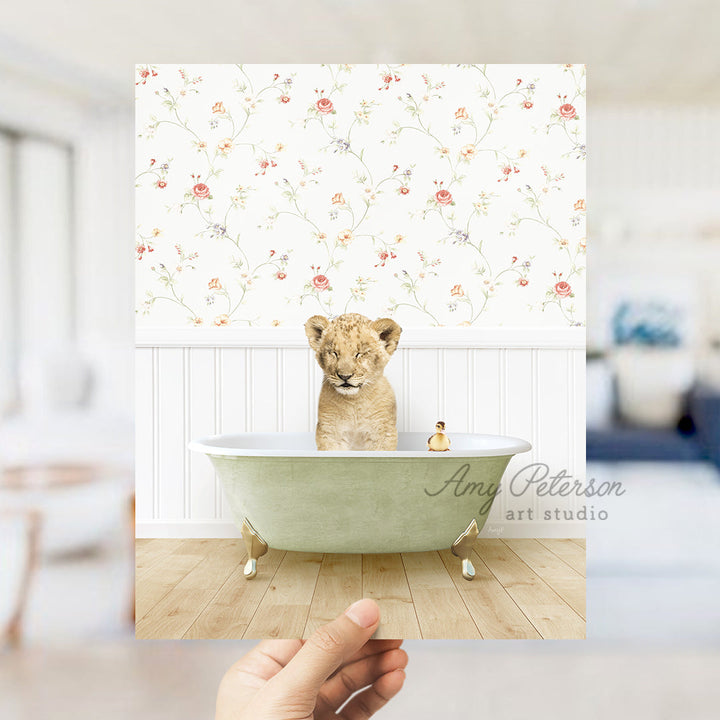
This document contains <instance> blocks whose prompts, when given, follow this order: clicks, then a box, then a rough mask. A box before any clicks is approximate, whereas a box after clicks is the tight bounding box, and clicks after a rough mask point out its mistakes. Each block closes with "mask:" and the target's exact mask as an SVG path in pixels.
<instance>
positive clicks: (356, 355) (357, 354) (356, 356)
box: [355, 352, 363, 360]
mask: <svg viewBox="0 0 720 720" xmlns="http://www.w3.org/2000/svg"><path fill="white" fill-rule="evenodd" d="M362 354H363V353H361V352H358V353H355V359H356V360H357V359H358V358H359V357H361V356H362Z"/></svg>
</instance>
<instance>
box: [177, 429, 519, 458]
mask: <svg viewBox="0 0 720 720" xmlns="http://www.w3.org/2000/svg"><path fill="white" fill-rule="evenodd" d="M431 434H432V433H419V432H401V433H398V449H397V450H394V451H387V450H384V451H369V450H342V451H323V452H320V451H318V450H317V449H316V448H315V434H314V433H309V432H304V433H299V432H284V433H238V434H234V435H214V436H212V437H207V438H203V439H201V440H196V441H193V442H191V443H190V444H189V448H190V449H191V450H196V451H198V452H203V453H207V454H210V455H224V456H260V457H262V456H268V457H270V456H275V457H283V456H286V457H395V456H398V457H427V458H439V457H446V458H447V457H496V456H498V455H515V454H516V453H522V452H527V451H528V450H530V448H531V445H530V443H529V442H527V441H525V440H521V439H520V438H515V437H508V436H506V435H478V434H472V433H448V437H449V438H450V442H451V446H450V450H449V451H448V452H429V451H428V449H427V440H428V437H430V435H431Z"/></svg>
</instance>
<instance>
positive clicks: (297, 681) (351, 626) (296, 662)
mask: <svg viewBox="0 0 720 720" xmlns="http://www.w3.org/2000/svg"><path fill="white" fill-rule="evenodd" d="M379 624H380V608H379V607H378V606H377V603H376V602H375V601H374V600H368V599H363V600H358V601H357V602H356V603H353V604H352V605H351V606H350V607H349V608H348V609H347V610H346V611H345V612H344V613H343V614H342V615H340V617H338V618H336V619H335V620H333V621H332V622H330V623H328V624H327V625H323V626H322V627H320V628H318V629H317V630H316V631H315V632H314V633H313V635H312V636H311V637H310V639H309V640H308V641H307V642H306V643H305V644H304V645H303V647H302V648H301V649H300V651H299V652H298V653H297V654H296V655H295V657H293V659H292V660H291V661H290V662H289V663H288V664H287V665H286V666H285V667H284V668H283V670H281V671H280V672H279V673H278V675H277V676H276V677H275V680H276V683H274V684H275V690H276V691H277V692H279V693H282V694H283V695H284V694H285V693H287V694H288V695H289V696H290V697H297V695H306V694H310V693H312V697H313V698H314V697H315V695H316V694H317V693H318V691H319V690H320V688H321V687H322V684H323V683H324V682H325V681H326V680H327V679H328V677H329V676H330V675H332V674H333V673H334V672H335V671H336V670H337V669H338V668H339V667H340V666H341V665H342V664H343V662H344V661H345V660H347V658H349V657H350V656H351V655H353V654H354V653H356V652H357V651H358V650H359V649H360V648H361V647H362V646H363V645H364V644H365V643H366V642H367V641H368V640H369V639H370V637H371V636H372V634H373V633H374V632H375V630H376V629H377V626H378V625H379Z"/></svg>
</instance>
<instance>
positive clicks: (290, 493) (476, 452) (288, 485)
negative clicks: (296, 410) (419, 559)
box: [190, 433, 530, 579]
mask: <svg viewBox="0 0 720 720" xmlns="http://www.w3.org/2000/svg"><path fill="white" fill-rule="evenodd" d="M451 440H452V446H451V450H450V451H448V452H428V451H427V450H426V449H425V448H426V447H427V446H426V442H427V437H426V436H425V435H424V434H423V433H400V434H399V440H398V450H397V451H393V452H389V451H380V452H369V451H356V452H353V451H343V452H319V451H317V450H315V449H314V448H315V440H314V436H313V434H312V433H244V434H239V435H217V436H215V437H211V438H206V439H204V440H200V441H197V442H193V443H191V444H190V448H191V449H192V450H196V451H199V452H203V453H205V454H207V455H208V456H209V457H210V459H211V461H212V463H213V465H214V466H215V469H216V471H217V474H218V477H219V478H220V481H221V483H222V486H223V489H224V492H225V496H226V498H227V500H228V504H229V506H230V509H231V511H232V513H233V517H234V519H235V521H236V522H237V524H238V525H239V526H240V527H241V528H242V535H243V538H244V539H245V542H246V546H247V550H248V556H249V560H248V564H247V566H246V573H245V574H246V577H248V578H250V577H254V575H255V572H256V567H257V559H258V558H259V557H260V556H261V555H262V554H264V552H265V551H266V550H267V547H268V546H270V547H273V548H277V549H282V550H296V551H304V552H323V553H325V552H333V553H386V552H387V553H397V552H416V551H424V550H439V549H442V548H452V549H453V552H455V554H456V555H458V557H460V558H461V559H462V560H463V575H464V576H465V577H466V578H468V579H472V576H473V575H474V571H473V569H472V564H471V563H470V559H469V554H470V550H471V548H472V544H473V542H474V540H475V538H476V537H477V534H478V532H479V531H480V530H481V529H482V527H483V525H484V524H485V520H486V519H487V516H488V513H489V512H490V507H491V505H492V501H493V499H494V496H495V492H496V490H497V487H498V485H499V483H500V480H501V478H502V475H503V472H504V471H505V468H506V467H507V464H508V462H509V461H510V458H511V457H512V456H513V455H514V454H516V453H521V452H526V451H527V450H529V449H530V444H529V443H527V442H525V441H524V440H519V439H517V438H510V437H504V436H498V435H470V434H454V435H452V436H451Z"/></svg>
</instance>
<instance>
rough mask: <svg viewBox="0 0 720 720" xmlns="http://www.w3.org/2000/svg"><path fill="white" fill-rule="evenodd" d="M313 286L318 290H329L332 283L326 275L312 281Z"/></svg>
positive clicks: (318, 276) (316, 277)
mask: <svg viewBox="0 0 720 720" xmlns="http://www.w3.org/2000/svg"><path fill="white" fill-rule="evenodd" d="M312 284H313V285H314V286H315V287H316V288H317V289H318V290H327V289H328V288H329V287H330V281H329V280H328V279H327V278H326V277H325V276H324V275H316V276H315V277H314V278H313V279H312Z"/></svg>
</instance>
